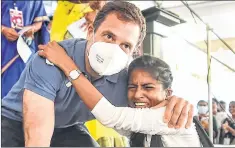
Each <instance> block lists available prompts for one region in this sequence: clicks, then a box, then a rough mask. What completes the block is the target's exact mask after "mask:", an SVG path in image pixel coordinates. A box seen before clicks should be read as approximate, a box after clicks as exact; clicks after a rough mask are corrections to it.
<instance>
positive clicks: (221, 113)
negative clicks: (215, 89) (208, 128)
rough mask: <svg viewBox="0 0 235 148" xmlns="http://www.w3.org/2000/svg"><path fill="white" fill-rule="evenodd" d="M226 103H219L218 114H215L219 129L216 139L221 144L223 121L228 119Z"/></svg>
mask: <svg viewBox="0 0 235 148" xmlns="http://www.w3.org/2000/svg"><path fill="white" fill-rule="evenodd" d="M225 109H226V103H225V102H224V101H220V102H218V105H217V113H216V114H215V119H216V122H217V128H218V134H217V138H216V143H217V144H218V143H219V137H220V134H221V133H220V131H221V130H220V129H221V125H222V123H223V121H224V120H225V119H226V118H227V113H226V110H225Z"/></svg>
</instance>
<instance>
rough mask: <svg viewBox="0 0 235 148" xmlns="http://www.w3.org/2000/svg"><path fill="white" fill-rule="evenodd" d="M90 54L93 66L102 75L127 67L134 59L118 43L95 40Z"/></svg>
mask: <svg viewBox="0 0 235 148" xmlns="http://www.w3.org/2000/svg"><path fill="white" fill-rule="evenodd" d="M87 54H88V59H89V63H90V65H91V68H92V69H93V70H94V71H95V72H96V73H98V74H99V75H100V76H103V75H113V74H116V73H119V72H120V71H121V70H123V69H125V68H126V67H127V66H128V64H129V63H130V62H131V61H132V59H131V58H130V56H128V55H127V54H126V53H125V52H124V51H123V50H122V49H121V48H120V47H119V45H117V44H112V43H106V42H94V34H93V44H92V45H91V47H90V51H89V53H87Z"/></svg>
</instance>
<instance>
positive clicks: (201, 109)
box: [198, 106, 208, 114]
mask: <svg viewBox="0 0 235 148" xmlns="http://www.w3.org/2000/svg"><path fill="white" fill-rule="evenodd" d="M207 112H208V106H198V113H199V114H206V113H207Z"/></svg>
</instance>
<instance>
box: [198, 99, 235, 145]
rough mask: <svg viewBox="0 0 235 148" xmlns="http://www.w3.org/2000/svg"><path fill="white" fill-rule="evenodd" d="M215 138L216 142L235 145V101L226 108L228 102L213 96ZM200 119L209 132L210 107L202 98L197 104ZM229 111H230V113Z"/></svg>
mask: <svg viewBox="0 0 235 148" xmlns="http://www.w3.org/2000/svg"><path fill="white" fill-rule="evenodd" d="M212 100H213V103H212V112H213V139H214V141H213V142H214V143H215V144H224V145H230V144H231V145H234V144H235V140H234V138H235V101H231V102H230V103H229V109H228V110H226V103H225V102H224V101H222V100H221V101H218V100H217V99H216V98H213V99H212ZM197 108H198V116H197V117H198V119H199V121H200V122H201V124H202V126H203V128H204V129H205V131H206V132H207V134H209V108H208V102H207V101H205V100H200V101H199V102H198V104H197ZM227 111H229V113H230V114H231V115H230V114H228V113H227Z"/></svg>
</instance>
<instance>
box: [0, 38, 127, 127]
mask: <svg viewBox="0 0 235 148" xmlns="http://www.w3.org/2000/svg"><path fill="white" fill-rule="evenodd" d="M59 44H60V45H61V46H62V47H63V48H64V49H65V50H66V51H67V54H68V55H69V56H70V57H71V58H72V59H73V60H74V62H75V63H76V65H77V66H79V68H80V70H81V71H82V72H83V73H84V74H85V75H87V76H88V79H89V80H90V81H91V78H90V76H89V74H88V73H87V72H86V70H85V48H86V40H78V39H70V40H65V41H62V42H60V43H59ZM35 65H37V66H35ZM68 82H69V80H68V78H67V77H66V76H65V75H64V73H63V72H62V71H61V70H60V69H59V68H57V67H55V66H50V65H47V64H46V62H45V59H43V58H41V57H39V56H38V54H35V55H34V57H33V58H32V59H31V61H29V63H28V64H27V66H26V68H25V69H24V71H23V73H22V75H21V77H20V79H19V81H18V82H17V83H16V84H15V85H14V86H13V88H12V90H11V91H10V92H9V93H8V95H7V96H6V97H4V98H3V99H2V115H3V116H6V117H8V118H10V119H13V120H18V121H22V95H23V91H24V88H26V89H28V90H30V91H32V92H34V93H37V94H39V95H41V96H43V97H46V98H48V99H50V100H52V101H54V103H55V127H56V128H63V127H67V126H71V125H74V124H76V123H78V122H81V123H83V122H86V121H88V120H90V119H94V116H93V115H92V114H91V112H90V111H89V110H88V108H87V107H86V106H85V104H84V103H83V101H82V100H81V99H80V97H79V96H78V94H77V93H76V91H75V89H74V88H73V87H72V86H71V87H69V88H68V87H66V85H65V84H66V83H68ZM92 84H93V85H94V86H95V87H96V88H97V89H98V90H99V91H100V92H101V93H102V94H103V95H104V96H105V97H106V98H107V99H108V100H109V101H110V102H111V103H112V104H114V105H115V106H127V104H128V101H127V71H126V70H123V71H122V72H120V73H118V74H114V75H112V76H104V77H101V78H100V79H98V80H95V81H94V82H92ZM42 109H43V108H42ZM39 112H40V111H39Z"/></svg>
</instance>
